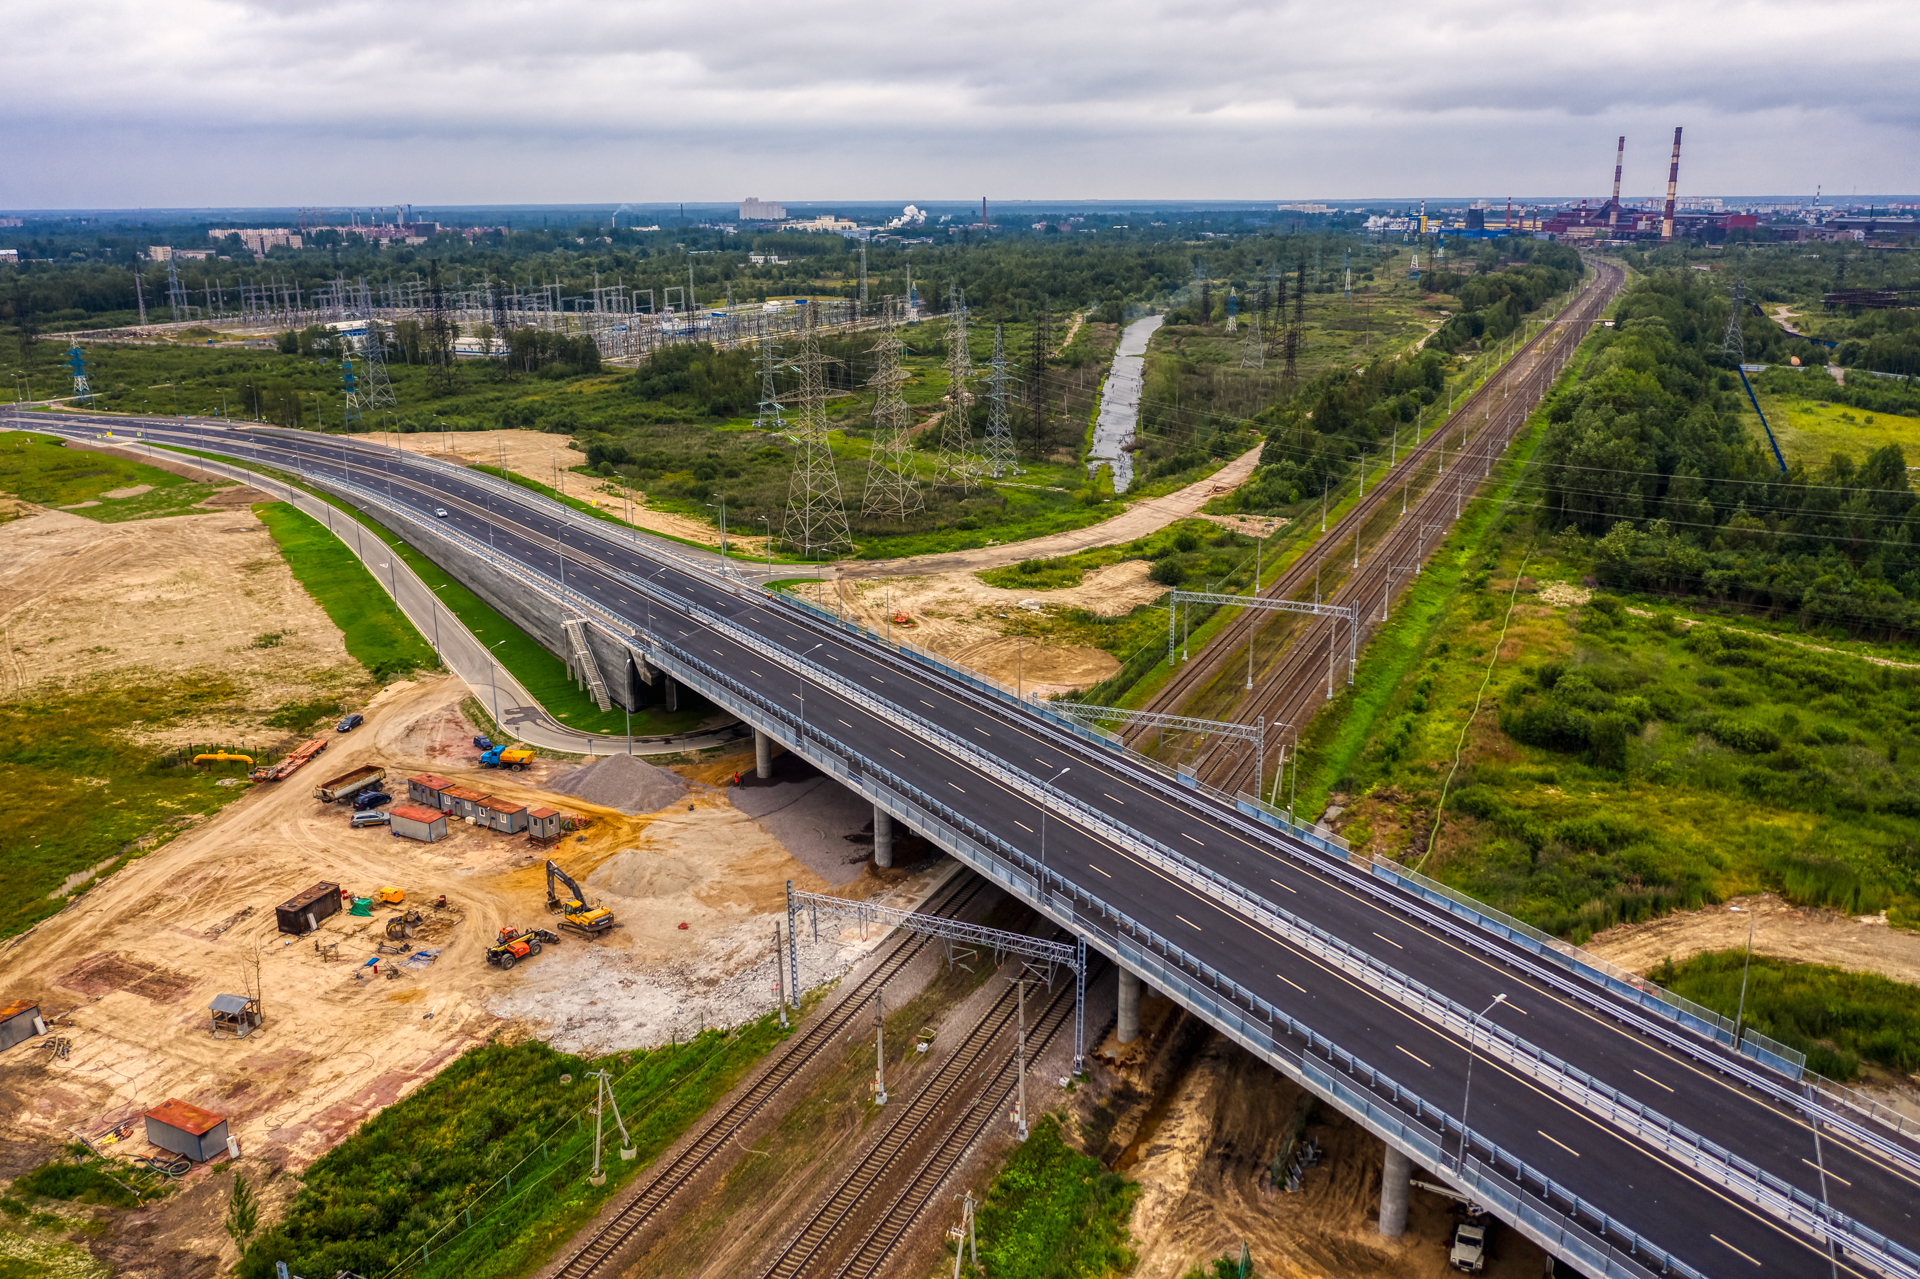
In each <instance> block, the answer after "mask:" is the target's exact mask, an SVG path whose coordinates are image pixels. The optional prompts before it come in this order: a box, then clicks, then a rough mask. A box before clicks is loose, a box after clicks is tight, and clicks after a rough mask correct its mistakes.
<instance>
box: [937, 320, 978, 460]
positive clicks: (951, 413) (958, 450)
mask: <svg viewBox="0 0 1920 1279" xmlns="http://www.w3.org/2000/svg"><path fill="white" fill-rule="evenodd" d="M948 289H949V292H948V300H949V307H948V315H949V319H948V323H947V407H946V409H945V410H944V411H943V412H942V413H941V414H940V462H939V470H938V472H937V475H938V478H939V480H940V483H942V484H951V485H955V486H958V487H959V488H963V489H972V488H978V487H979V485H980V458H979V456H978V455H977V454H975V453H974V451H973V423H972V408H973V392H972V391H970V390H969V389H968V388H967V379H969V378H971V377H972V376H973V356H972V355H971V354H970V353H969V352H968V350H967V298H966V295H965V294H964V293H962V292H960V290H959V289H958V288H955V287H953V286H951V285H949V286H948Z"/></svg>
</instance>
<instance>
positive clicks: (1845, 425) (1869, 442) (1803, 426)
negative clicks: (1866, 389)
mask: <svg viewBox="0 0 1920 1279" xmlns="http://www.w3.org/2000/svg"><path fill="white" fill-rule="evenodd" d="M1760 407H1761V408H1762V409H1763V410H1765V411H1766V415H1767V424H1768V425H1769V426H1771V427H1772V428H1773V433H1774V438H1776V439H1777V440H1779V442H1780V452H1781V453H1782V454H1784V455H1785V457H1786V459H1787V465H1788V466H1792V465H1794V464H1795V463H1796V462H1804V463H1806V465H1807V466H1809V467H1818V466H1824V465H1825V464H1826V461H1827V459H1828V458H1829V457H1831V456H1833V455H1834V454H1835V453H1845V454H1847V455H1849V456H1851V457H1853V458H1855V459H1858V458H1862V457H1865V456H1866V455H1867V454H1868V453H1870V452H1872V451H1873V450H1874V449H1877V448H1882V447H1884V446H1886V445H1888V444H1898V445H1899V446H1900V447H1901V448H1903V449H1905V450H1906V452H1907V457H1908V458H1910V459H1911V458H1916V457H1920V418H1913V417H1901V416H1899V415H1897V414H1893V413H1869V412H1866V411H1865V410H1863V409H1857V408H1853V407H1850V406H1848V405H1845V404H1829V403H1825V402H1823V401H1820V400H1806V399H1798V398H1789V397H1786V396H1778V395H1768V394H1766V393H1764V392H1762V393H1761V395H1760ZM1742 420H1743V421H1744V422H1745V423H1746V427H1747V430H1748V432H1749V433H1750V434H1751V435H1753V437H1754V438H1755V439H1757V440H1759V441H1760V443H1761V447H1762V448H1764V447H1766V435H1765V433H1764V432H1763V431H1761V429H1760V419H1759V418H1757V417H1755V416H1754V414H1753V410H1752V409H1751V408H1749V409H1748V410H1747V412H1746V413H1745V414H1743V415H1742Z"/></svg>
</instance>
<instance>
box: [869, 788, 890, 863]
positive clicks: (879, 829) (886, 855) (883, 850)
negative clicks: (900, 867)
mask: <svg viewBox="0 0 1920 1279" xmlns="http://www.w3.org/2000/svg"><path fill="white" fill-rule="evenodd" d="M873 864H874V865H875V866H882V867H886V866H891V865H893V814H891V813H889V812H887V811H886V810H885V809H883V808H881V807H880V806H879V805H878V804H875V805H874V806H873Z"/></svg>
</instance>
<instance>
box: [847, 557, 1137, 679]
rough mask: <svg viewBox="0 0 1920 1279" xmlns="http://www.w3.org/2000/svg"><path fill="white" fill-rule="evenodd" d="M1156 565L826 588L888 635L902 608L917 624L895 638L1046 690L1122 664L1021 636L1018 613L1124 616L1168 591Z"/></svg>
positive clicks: (858, 582) (1087, 650)
mask: <svg viewBox="0 0 1920 1279" xmlns="http://www.w3.org/2000/svg"><path fill="white" fill-rule="evenodd" d="M1150 567H1151V566H1150V565H1149V564H1148V563H1147V562H1146V561H1145V560H1123V561H1121V562H1120V563H1118V564H1110V565H1108V566H1106V567H1105V568H1100V569H1096V570H1094V571H1093V572H1090V573H1088V574H1087V575H1086V576H1085V577H1084V578H1082V579H1081V582H1080V584H1079V585H1078V586H1072V587H1063V588H1061V589H1058V590H1051V591H1036V590H1006V589H1003V588H1001V587H997V586H988V585H987V584H986V583H984V582H982V581H981V580H980V579H979V578H978V577H976V576H975V575H974V574H973V573H972V572H971V571H968V572H958V573H933V574H924V575H918V576H913V577H897V578H887V579H881V580H873V579H869V578H859V579H852V578H845V579H841V580H840V581H837V582H832V583H826V584H823V586H822V587H821V588H820V589H821V590H823V591H827V592H833V591H838V593H839V597H840V607H841V609H842V610H843V611H844V612H846V613H848V614H850V615H851V616H853V617H855V618H857V619H859V620H860V621H861V622H862V623H863V624H865V625H866V626H869V627H871V628H872V629H874V630H875V631H878V632H880V633H882V634H886V633H887V630H888V619H889V618H890V617H898V616H902V615H904V616H906V617H909V618H911V619H912V621H911V624H899V623H896V624H894V626H893V628H892V634H893V636H894V638H895V639H898V640H905V641H907V642H909V643H912V644H917V645H919V646H920V647H921V648H924V649H927V650H929V651H931V652H934V653H938V654H939V655H940V656H942V657H946V658H949V659H951V660H953V661H956V662H959V663H960V664H961V665H963V666H966V667H969V668H970V669H972V670H976V671H979V672H980V673H981V674H983V675H988V676H991V677H992V678H994V679H997V680H999V681H1001V682H1002V683H1005V684H1017V685H1018V686H1019V687H1021V688H1022V689H1023V690H1024V691H1027V692H1039V693H1043V694H1047V693H1061V692H1066V691H1067V690H1069V689H1077V688H1086V687H1088V686H1090V685H1093V684H1097V683H1099V682H1100V681H1101V680H1103V679H1107V678H1109V677H1110V676H1112V675H1113V674H1114V673H1115V672H1116V671H1118V670H1119V669H1120V663H1119V662H1118V661H1117V660H1116V659H1115V658H1114V657H1113V655H1112V654H1111V653H1108V652H1106V651H1105V650H1104V649H1098V648H1092V647H1086V646H1081V645H1067V644H1048V643H1044V642H1042V641H1038V640H1035V639H1033V638H1031V637H1023V636H1021V635H1020V634H1019V630H1020V619H1021V618H1022V617H1025V616H1027V615H1029V614H1032V613H1044V612H1048V611H1052V610H1057V609H1063V608H1083V609H1086V610H1087V611H1088V612H1091V613H1097V614H1099V615H1100V616H1102V617H1119V616H1123V615H1125V614H1127V613H1129V612H1132V611H1133V609H1134V608H1135V607H1137V606H1138V605H1141V604H1150V603H1152V602H1153V601H1154V600H1156V599H1158V598H1160V597H1161V596H1162V595H1165V594H1166V590H1167V588H1166V587H1164V586H1161V585H1158V584H1157V583H1154V582H1150V581H1148V580H1147V573H1148V571H1149V569H1150Z"/></svg>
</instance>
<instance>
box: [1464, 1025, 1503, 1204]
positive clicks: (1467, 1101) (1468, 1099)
mask: <svg viewBox="0 0 1920 1279" xmlns="http://www.w3.org/2000/svg"><path fill="white" fill-rule="evenodd" d="M1506 1002H1507V997H1506V995H1505V994H1499V995H1495V996H1494V997H1493V1000H1492V1002H1491V1003H1489V1004H1488V1005H1487V1006H1486V1007H1485V1008H1482V1009H1481V1010H1480V1011H1479V1012H1477V1013H1475V1014H1474V1016H1473V1021H1470V1022H1468V1023H1467V1088H1466V1091H1465V1092H1464V1093H1462V1094H1461V1096H1460V1158H1459V1159H1458V1160H1456V1161H1455V1162H1454V1165H1453V1170H1454V1171H1455V1172H1456V1173H1458V1172H1460V1171H1461V1170H1462V1169H1463V1168H1465V1167H1466V1163H1467V1107H1468V1106H1469V1105H1471V1104H1472V1102H1473V1059H1474V1057H1475V1056H1477V1055H1478V1054H1476V1053H1475V1052H1474V1051H1473V1025H1474V1022H1477V1021H1479V1020H1480V1019H1481V1018H1482V1017H1485V1016H1486V1015H1487V1014H1488V1013H1490V1012H1492V1011H1493V1006H1494V1004H1504V1003H1506Z"/></svg>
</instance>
